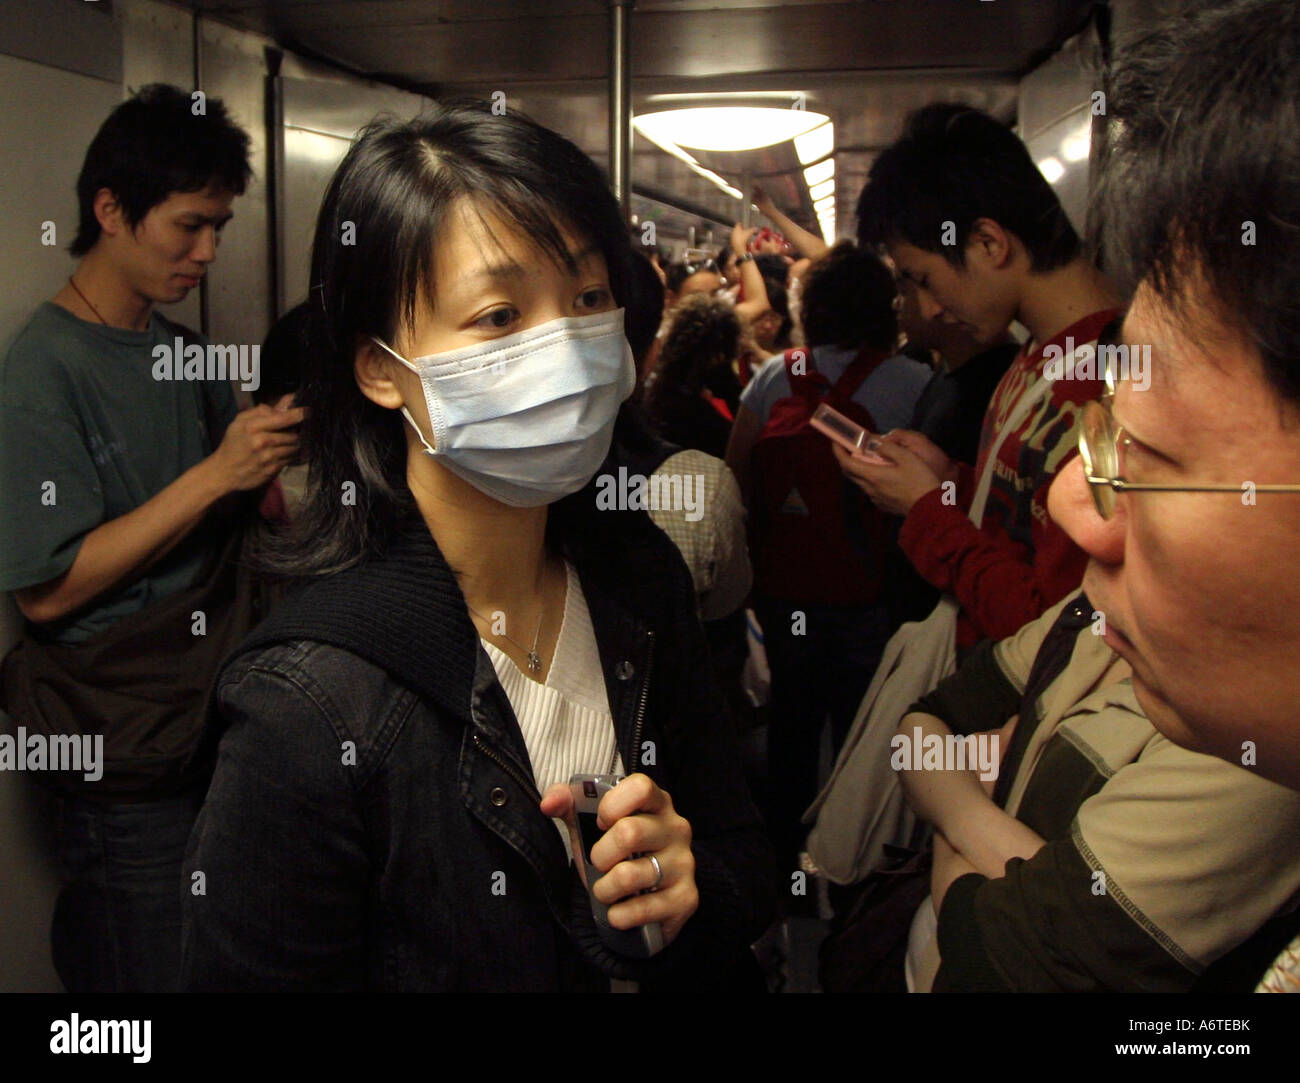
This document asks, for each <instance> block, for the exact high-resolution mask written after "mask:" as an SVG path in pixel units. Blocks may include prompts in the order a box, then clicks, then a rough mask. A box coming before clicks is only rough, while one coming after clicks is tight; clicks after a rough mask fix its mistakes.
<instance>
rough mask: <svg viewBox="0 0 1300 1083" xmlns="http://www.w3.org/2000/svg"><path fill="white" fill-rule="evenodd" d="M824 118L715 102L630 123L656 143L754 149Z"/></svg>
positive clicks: (808, 128) (789, 136)
mask: <svg viewBox="0 0 1300 1083" xmlns="http://www.w3.org/2000/svg"><path fill="white" fill-rule="evenodd" d="M826 119H827V118H826V116H825V115H824V114H822V113H811V112H808V111H807V110H805V109H776V108H770V107H763V106H754V105H718V106H703V107H697V108H693V109H668V110H665V111H663V112H659V113H643V114H642V115H641V116H639V117H636V118H634V119H633V121H632V123H633V125H634V126H635V127H636V129H637V131H639V132H641V134H642V135H644V136H646V138H648V139H650V140H652V141H653V142H655V143H660V144H662V143H664V142H670V143H676V144H677V145H678V146H679V147H690V148H691V149H693V150H756V149H757V148H759V147H770V146H772V144H774V143H784V142H785V141H786V140H787V139H793V138H795V137H796V136H800V135H803V134H804V133H805V132H808V131H811V130H812V129H813V128H820V127H821V126H822V125H824V124H825V123H826Z"/></svg>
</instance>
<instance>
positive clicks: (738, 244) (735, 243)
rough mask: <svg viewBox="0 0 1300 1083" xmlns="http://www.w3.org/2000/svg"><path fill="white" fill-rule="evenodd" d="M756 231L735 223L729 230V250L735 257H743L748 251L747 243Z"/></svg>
mask: <svg viewBox="0 0 1300 1083" xmlns="http://www.w3.org/2000/svg"><path fill="white" fill-rule="evenodd" d="M756 232H757V231H756V230H753V229H751V228H750V227H748V226H742V225H741V224H740V223H739V222H737V223H736V224H735V225H734V226H733V227H732V229H731V250H732V251H733V252H734V253H735V254H736V255H737V256H743V255H744V254H745V253H746V252H748V251H749V242H750V239H751V238H752V237H753V235H754V234H755V233H756Z"/></svg>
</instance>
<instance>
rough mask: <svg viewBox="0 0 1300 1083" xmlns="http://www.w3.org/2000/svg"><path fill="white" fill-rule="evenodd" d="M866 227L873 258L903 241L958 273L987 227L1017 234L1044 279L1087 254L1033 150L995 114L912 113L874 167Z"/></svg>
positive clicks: (862, 240)
mask: <svg viewBox="0 0 1300 1083" xmlns="http://www.w3.org/2000/svg"><path fill="white" fill-rule="evenodd" d="M857 217H858V244H859V245H861V246H862V247H863V248H876V247H878V246H880V245H882V244H889V243H892V242H894V241H897V240H903V241H906V242H907V243H908V244H911V245H914V246H915V247H917V248H920V249H922V250H923V251H926V252H936V253H938V254H939V255H941V256H943V257H944V259H946V260H947V261H948V262H949V263H951V264H952V265H953V266H954V267H964V266H965V264H966V242H967V240H968V239H969V237H970V233H971V228H972V227H973V226H974V224H975V221H976V220H977V219H979V218H989V219H992V220H993V221H994V222H997V223H998V225H1000V226H1001V227H1002V228H1003V229H1006V230H1009V231H1010V232H1011V233H1013V234H1015V236H1016V237H1017V238H1019V240H1020V243H1021V244H1023V245H1024V246H1025V249H1026V251H1028V253H1029V259H1030V268H1031V269H1032V270H1034V271H1051V270H1054V269H1055V268H1058V267H1063V266H1065V265H1066V264H1067V263H1069V262H1070V261H1071V260H1072V259H1074V258H1075V257H1076V256H1077V255H1078V254H1079V252H1080V251H1081V244H1080V241H1079V235H1078V234H1077V233H1076V232H1075V230H1074V227H1073V226H1072V225H1071V224H1070V219H1069V218H1068V217H1067V216H1066V213H1065V210H1064V208H1063V207H1062V206H1061V201H1060V200H1059V199H1057V198H1056V192H1055V191H1054V190H1053V189H1052V186H1051V185H1050V184H1048V182H1047V178H1046V177H1044V176H1043V174H1042V172H1041V171H1040V170H1039V168H1038V167H1037V166H1036V165H1034V161H1033V159H1032V158H1030V156H1029V151H1028V150H1027V149H1026V148H1025V145H1024V143H1022V142H1021V141H1020V140H1019V139H1018V138H1017V137H1016V135H1015V133H1014V132H1012V131H1011V129H1010V128H1008V127H1007V126H1006V125H1005V124H1002V123H1000V122H999V121H997V120H995V119H994V118H993V117H991V116H989V115H988V114H987V113H982V112H980V111H979V110H978V109H972V108H970V107H969V106H966V105H959V104H954V103H948V102H939V103H936V104H934V105H927V106H925V107H924V108H923V109H918V110H917V111H916V112H915V113H912V114H911V115H910V116H909V117H908V118H907V121H906V122H905V124H904V128H903V134H902V136H901V137H900V138H899V139H898V141H897V142H895V143H893V144H892V145H890V146H889V147H887V148H886V149H885V150H884V151H882V152H881V153H880V156H879V157H878V158H876V160H875V161H874V162H872V163H871V171H870V173H868V175H867V183H866V186H865V187H864V188H863V189H862V194H861V196H859V197H858V210H857ZM949 226H951V229H949V228H948V227H949Z"/></svg>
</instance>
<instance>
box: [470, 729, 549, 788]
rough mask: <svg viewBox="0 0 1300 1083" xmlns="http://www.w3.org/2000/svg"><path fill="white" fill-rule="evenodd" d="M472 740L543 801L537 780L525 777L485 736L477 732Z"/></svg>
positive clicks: (475, 745)
mask: <svg viewBox="0 0 1300 1083" xmlns="http://www.w3.org/2000/svg"><path fill="white" fill-rule="evenodd" d="M472 740H473V741H474V747H475V748H477V749H478V750H479V751H480V752H482V753H483V755H485V756H486V757H487V758H488V759H490V760H491V761H492V762H493V763H495V764H496V765H497V766H498V767H500V768H501V770H503V771H504V772H505V773H506V774H507V775H509V776H510V777H511V778H513V779H514V780H515V781H516V782H517V783H519V785H520V786H521V787H523V789H524V790H525V791H527V792H528V793H530V794H532V795H533V796H534V797H536V798H537V800H538V801H541V799H542V795H541V794H540V793H539V792H538V791H537V784H536V783H535V782H533V781H532V780H531V779H528V778H525V777H524V775H523V773H522V772H521V771H520V770H519V769H518V768H517V767H515V765H514V764H512V763H511V762H510V761H509V760H508V759H506V758H505V757H504V756H502V755H501V754H500V753H499V752H497V750H496V749H494V748H493V747H492V746H491V745H489V744H488V743H487V742H486V741H485V740H483V738H482V737H480V736H479V735H478V734H477V733H475V734H473V735H472Z"/></svg>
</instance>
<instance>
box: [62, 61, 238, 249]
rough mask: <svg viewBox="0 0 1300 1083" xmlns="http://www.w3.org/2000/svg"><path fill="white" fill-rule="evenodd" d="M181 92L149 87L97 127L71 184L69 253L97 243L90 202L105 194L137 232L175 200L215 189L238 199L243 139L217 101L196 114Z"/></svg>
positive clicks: (210, 101)
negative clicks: (73, 229) (73, 205)
mask: <svg viewBox="0 0 1300 1083" xmlns="http://www.w3.org/2000/svg"><path fill="white" fill-rule="evenodd" d="M193 110H194V101H193V100H192V99H191V97H190V95H189V94H188V93H186V92H185V91H183V90H181V89H179V88H177V87H174V86H168V85H166V84H165V83H152V84H150V85H149V86H147V87H145V88H144V89H143V90H140V91H138V92H137V93H136V94H135V95H133V96H132V97H131V98H129V99H128V100H127V101H124V102H123V103H122V104H121V105H119V106H118V107H117V108H116V109H114V110H113V112H112V113H110V114H109V116H108V119H107V120H106V121H104V123H103V124H102V125H101V126H100V129H99V131H98V132H97V133H96V135H95V138H94V140H93V141H92V142H91V144H90V148H89V149H88V150H87V151H86V159H85V161H84V162H83V163H82V165H81V174H80V175H79V176H78V177H77V202H78V207H79V215H80V218H79V222H78V228H77V236H76V238H75V239H74V240H73V242H72V244H71V245H70V246H69V250H70V251H71V252H72V254H73V255H74V256H84V255H85V254H86V253H87V252H89V251H90V250H91V249H92V248H94V247H95V242H96V241H98V240H99V235H100V232H101V230H100V226H99V221H98V220H97V219H96V218H95V195H96V193H98V192H99V190H100V189H101V188H107V189H108V190H109V191H110V192H112V193H113V195H114V196H115V197H116V198H117V201H118V202H119V203H120V204H121V205H122V211H123V213H124V215H125V217H126V221H127V224H128V225H130V226H132V227H135V226H137V225H139V224H140V222H141V221H142V220H143V218H144V216H145V215H146V214H148V213H149V212H150V211H151V210H152V209H153V208H154V207H156V206H158V204H159V203H162V202H163V201H164V200H166V199H167V197H168V196H169V195H171V194H172V193H173V192H198V191H202V190H203V189H204V188H206V187H208V185H209V184H214V185H215V186H216V187H217V188H220V189H222V190H224V191H228V192H232V193H234V194H235V195H243V193H244V189H245V188H246V187H247V186H248V181H249V179H250V178H251V177H252V175H253V174H252V170H251V169H250V168H249V165H248V133H247V132H245V131H244V130H243V129H242V128H241V127H239V125H237V124H236V123H235V122H234V121H232V120H231V119H230V118H229V116H228V115H227V114H226V108H225V106H224V105H223V104H222V103H221V100H220V99H219V98H207V99H206V101H204V103H203V112H202V113H199V114H197V115H196V114H195V113H194V111H193Z"/></svg>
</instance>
